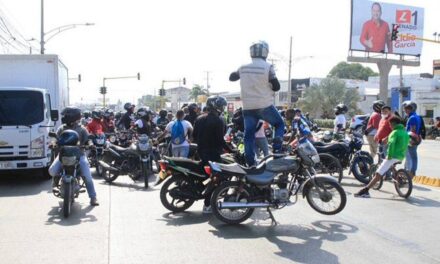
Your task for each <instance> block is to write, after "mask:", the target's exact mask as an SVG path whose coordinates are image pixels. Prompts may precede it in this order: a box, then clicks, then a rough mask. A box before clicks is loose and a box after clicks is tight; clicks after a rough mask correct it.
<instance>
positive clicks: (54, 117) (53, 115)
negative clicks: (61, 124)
mask: <svg viewBox="0 0 440 264" xmlns="http://www.w3.org/2000/svg"><path fill="white" fill-rule="evenodd" d="M50 119H51V120H52V121H54V122H56V121H58V119H60V115H59V113H58V110H50Z"/></svg>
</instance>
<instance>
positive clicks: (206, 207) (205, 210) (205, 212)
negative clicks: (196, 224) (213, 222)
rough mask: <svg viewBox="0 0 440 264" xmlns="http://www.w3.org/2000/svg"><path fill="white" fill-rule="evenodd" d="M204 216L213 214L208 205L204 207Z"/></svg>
mask: <svg viewBox="0 0 440 264" xmlns="http://www.w3.org/2000/svg"><path fill="white" fill-rule="evenodd" d="M202 212H203V213H204V214H210V213H212V210H211V206H206V205H203V211H202Z"/></svg>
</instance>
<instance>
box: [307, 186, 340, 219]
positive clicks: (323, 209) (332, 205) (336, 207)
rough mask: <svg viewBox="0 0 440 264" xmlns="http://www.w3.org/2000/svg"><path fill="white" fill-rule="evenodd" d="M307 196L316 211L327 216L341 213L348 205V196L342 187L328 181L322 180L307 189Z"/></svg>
mask: <svg viewBox="0 0 440 264" xmlns="http://www.w3.org/2000/svg"><path fill="white" fill-rule="evenodd" d="M318 188H319V190H318ZM305 196H306V198H307V202H308V203H309V205H310V206H311V207H312V208H313V209H314V210H315V211H317V212H318V213H321V214H325V215H334V214H337V213H339V212H341V211H342V210H343V209H344V207H345V204H346V203H347V196H346V194H345V191H344V189H342V187H341V185H339V183H337V182H334V181H330V180H327V179H320V180H319V181H317V182H316V185H314V186H312V187H311V188H307V189H306V193H305ZM338 196H339V198H337V197H338Z"/></svg>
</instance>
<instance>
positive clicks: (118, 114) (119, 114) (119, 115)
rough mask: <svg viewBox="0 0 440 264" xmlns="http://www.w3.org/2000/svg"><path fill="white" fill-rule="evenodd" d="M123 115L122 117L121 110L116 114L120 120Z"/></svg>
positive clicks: (116, 117)
mask: <svg viewBox="0 0 440 264" xmlns="http://www.w3.org/2000/svg"><path fill="white" fill-rule="evenodd" d="M121 117H122V113H121V111H119V112H117V113H116V114H115V119H117V120H119V119H121Z"/></svg>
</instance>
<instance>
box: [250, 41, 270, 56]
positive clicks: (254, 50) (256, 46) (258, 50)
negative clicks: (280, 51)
mask: <svg viewBox="0 0 440 264" xmlns="http://www.w3.org/2000/svg"><path fill="white" fill-rule="evenodd" d="M250 52H251V58H263V59H266V58H267V55H268V54H269V44H267V43H266V42H265V41H262V40H260V41H258V42H255V43H253V44H252V45H251V47H250Z"/></svg>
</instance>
